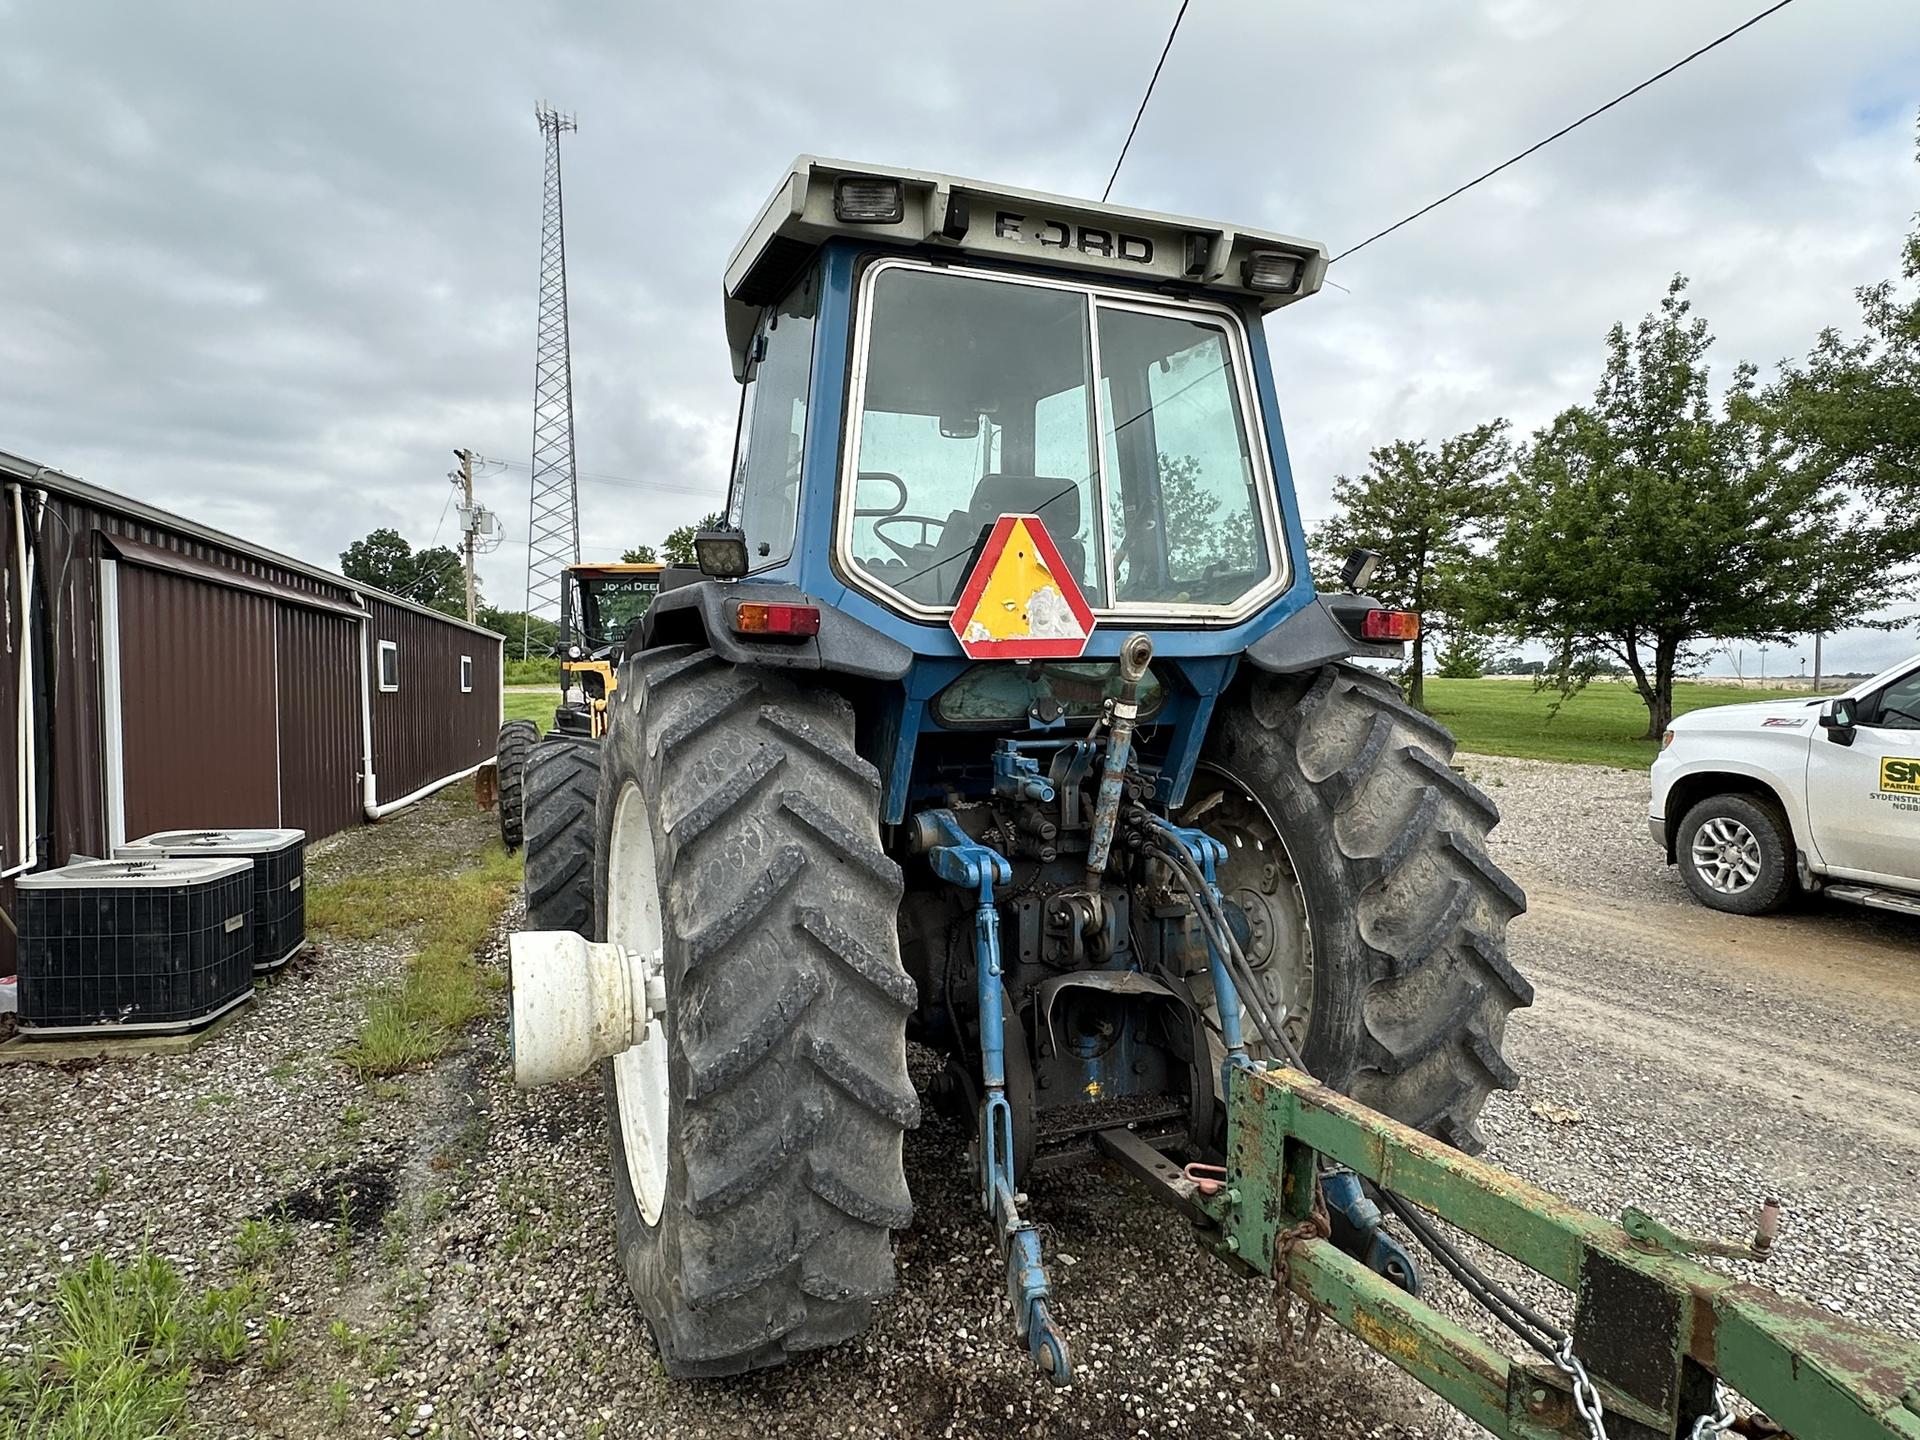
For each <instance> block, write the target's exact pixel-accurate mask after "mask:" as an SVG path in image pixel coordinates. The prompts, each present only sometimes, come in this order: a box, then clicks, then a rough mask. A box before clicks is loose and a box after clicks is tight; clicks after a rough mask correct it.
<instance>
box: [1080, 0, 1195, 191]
mask: <svg viewBox="0 0 1920 1440" xmlns="http://www.w3.org/2000/svg"><path fill="white" fill-rule="evenodd" d="M1189 3H1190V0H1180V9H1179V11H1178V12H1177V13H1176V14H1175V15H1174V17H1173V28H1172V29H1171V30H1169V31H1167V43H1166V44H1165V45H1162V46H1161V47H1160V61H1159V64H1156V65H1155V66H1154V67H1153V76H1152V78H1150V79H1149V80H1148V81H1147V93H1146V94H1144V95H1142V96H1141V97H1140V108H1139V109H1138V110H1136V111H1134V112H1133V124H1132V125H1130V126H1128V127H1127V138H1126V140H1125V142H1124V143H1122V145H1121V146H1120V158H1119V159H1118V160H1115V161H1114V162H1113V173H1112V174H1111V175H1109V176H1107V188H1106V189H1104V190H1102V191H1101V192H1100V203H1101V204H1102V205H1104V204H1106V203H1107V197H1108V196H1109V195H1111V194H1113V182H1114V181H1116V180H1118V179H1119V178H1120V167H1121V166H1122V165H1124V164H1126V161H1127V149H1128V147H1129V146H1131V145H1132V144H1133V136H1134V132H1135V131H1137V130H1138V129H1139V128H1140V117H1141V116H1142V115H1144V114H1146V113H1147V102H1148V101H1149V100H1151V99H1153V87H1154V86H1155V85H1157V84H1159V83H1160V66H1162V65H1165V64H1166V63H1167V52H1168V51H1169V50H1171V49H1173V37H1174V36H1176V35H1178V34H1179V33H1180V22H1181V21H1182V20H1184V19H1186V17H1187V5H1188V4H1189Z"/></svg>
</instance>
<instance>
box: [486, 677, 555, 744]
mask: <svg viewBox="0 0 1920 1440" xmlns="http://www.w3.org/2000/svg"><path fill="white" fill-rule="evenodd" d="M559 703H560V690H559V687H558V686H557V685H556V686H555V688H553V689H552V690H542V691H540V692H539V693H538V694H535V693H533V692H531V691H526V690H522V691H521V692H519V693H518V694H510V695H505V696H502V697H501V709H502V713H501V716H500V719H501V721H502V723H504V722H506V721H508V720H531V721H533V723H534V724H536V725H538V726H539V727H540V733H541V734H542V735H544V734H546V733H547V731H549V730H551V729H552V728H553V711H554V707H555V706H556V705H558V704H559Z"/></svg>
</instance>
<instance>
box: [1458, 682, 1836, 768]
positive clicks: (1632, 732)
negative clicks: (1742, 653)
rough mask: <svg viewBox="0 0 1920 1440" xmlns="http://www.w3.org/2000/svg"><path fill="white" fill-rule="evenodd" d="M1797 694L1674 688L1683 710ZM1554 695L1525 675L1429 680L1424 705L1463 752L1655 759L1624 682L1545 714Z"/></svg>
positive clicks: (1634, 696) (1631, 761) (1608, 760)
mask: <svg viewBox="0 0 1920 1440" xmlns="http://www.w3.org/2000/svg"><path fill="white" fill-rule="evenodd" d="M1797 693H1804V692H1796V691H1791V690H1748V689H1743V688H1741V687H1740V686H1738V685H1712V684H1706V683H1696V682H1692V681H1681V682H1679V683H1678V684H1676V685H1675V686H1674V687H1673V709H1674V713H1675V714H1683V713H1685V712H1686V711H1688V710H1698V709H1701V708H1702V707H1704V706H1708V705H1734V704H1739V703H1740V702H1742V701H1748V700H1785V699H1789V698H1791V697H1792V696H1793V695H1795V694H1797ZM1554 699H1555V694H1554V692H1553V691H1551V690H1549V691H1544V692H1536V691H1535V690H1534V688H1533V682H1532V681H1530V680H1429V681H1427V708H1428V709H1429V710H1430V711H1432V712H1433V717H1434V719H1436V720H1438V721H1440V722H1441V723H1442V724H1443V725H1445V726H1446V727H1447V728H1448V729H1449V730H1451V731H1453V733H1454V734H1455V735H1456V736H1458V737H1459V740H1460V748H1461V749H1462V750H1473V751H1477V752H1479V753H1480V754H1482V755H1519V756H1523V757H1525V758H1527V759H1530V760H1571V761H1575V762H1577V763H1580V764H1583V765H1615V766H1618V767H1619V768H1621V769H1623V770H1643V769H1645V768H1646V767H1647V766H1648V765H1651V764H1652V763H1653V757H1654V756H1655V755H1656V754H1657V753H1658V752H1659V745H1658V743H1657V742H1655V741H1652V740H1642V739H1640V738H1639V737H1640V736H1641V735H1642V734H1643V733H1645V731H1646V728H1647V707H1646V705H1645V704H1644V703H1642V701H1641V699H1640V695H1639V692H1638V691H1636V690H1635V689H1634V688H1633V686H1632V685H1631V684H1630V683H1626V682H1621V681H1611V680H1596V681H1594V682H1593V684H1591V685H1589V686H1588V687H1587V688H1586V689H1585V690H1583V691H1581V692H1580V693H1579V694H1578V695H1576V696H1574V697H1573V698H1572V699H1571V700H1569V701H1567V702H1566V703H1565V704H1564V705H1562V706H1561V707H1560V713H1559V714H1558V715H1554V716H1551V717H1550V716H1549V715H1548V713H1547V710H1548V707H1549V706H1550V705H1551V704H1552V703H1553V701H1554Z"/></svg>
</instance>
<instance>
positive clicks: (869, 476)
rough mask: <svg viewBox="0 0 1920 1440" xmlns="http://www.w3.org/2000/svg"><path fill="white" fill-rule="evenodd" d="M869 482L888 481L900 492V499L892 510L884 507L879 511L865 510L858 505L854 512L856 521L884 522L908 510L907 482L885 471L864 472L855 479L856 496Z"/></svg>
mask: <svg viewBox="0 0 1920 1440" xmlns="http://www.w3.org/2000/svg"><path fill="white" fill-rule="evenodd" d="M868 480H884V481H886V482H887V483H888V484H889V485H891V486H893V488H894V490H895V491H896V492H898V494H899V497H900V498H899V499H897V500H895V501H894V502H893V505H892V507H891V508H886V507H882V508H880V509H878V510H875V509H871V508H869V509H865V510H863V509H861V508H860V507H859V506H858V505H857V504H856V505H855V506H854V510H853V514H854V518H855V519H856V520H874V519H880V520H884V519H887V518H888V517H890V516H894V515H898V514H899V513H900V512H901V511H902V510H905V509H906V508H907V482H906V481H904V480H902V479H901V478H900V477H899V476H898V475H894V474H891V473H889V472H888V471H885V470H862V471H861V472H860V473H859V474H858V475H856V476H854V478H853V486H854V493H855V494H856V495H858V494H859V493H860V486H861V485H862V484H864V483H865V482H866V481H868Z"/></svg>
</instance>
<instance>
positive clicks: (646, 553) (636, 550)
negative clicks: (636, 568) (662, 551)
mask: <svg viewBox="0 0 1920 1440" xmlns="http://www.w3.org/2000/svg"><path fill="white" fill-rule="evenodd" d="M620 563H621V564H622V565H652V564H654V563H656V562H655V560H654V554H653V547H652V546H651V545H636V546H634V547H633V548H632V549H631V550H622V551H621V552H620Z"/></svg>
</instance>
